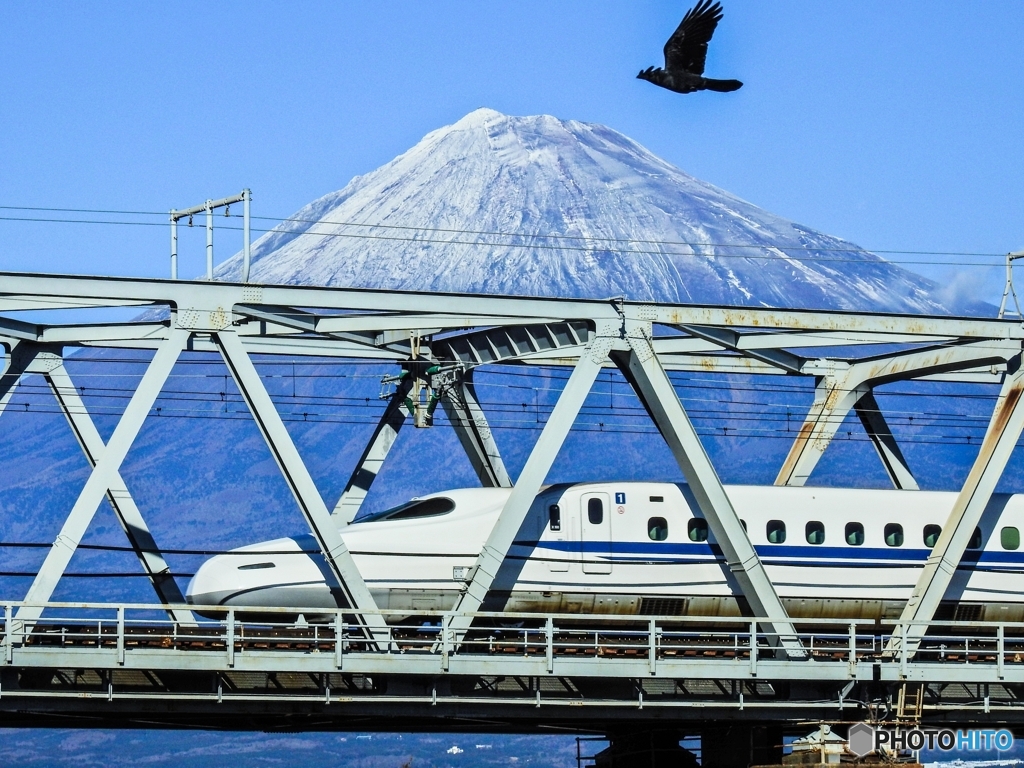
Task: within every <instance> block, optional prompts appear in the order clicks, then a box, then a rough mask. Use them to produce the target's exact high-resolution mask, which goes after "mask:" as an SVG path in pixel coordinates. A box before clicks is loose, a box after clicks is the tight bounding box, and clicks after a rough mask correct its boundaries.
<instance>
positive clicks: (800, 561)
mask: <svg viewBox="0 0 1024 768" xmlns="http://www.w3.org/2000/svg"><path fill="white" fill-rule="evenodd" d="M514 546H520V547H526V548H530V549H540V550H549V551H554V552H564V553H567V554H579V553H580V552H585V553H587V554H594V555H604V556H605V557H612V558H615V556H616V555H618V556H623V555H626V556H633V557H642V556H644V555H648V556H654V557H656V558H660V559H664V558H668V557H671V556H672V555H688V556H691V557H692V556H698V557H699V556H703V557H704V558H706V557H707V556H708V555H715V554H720V553H719V551H718V547H714V546H713V545H709V544H704V543H699V544H696V543H692V544H691V543H676V542H655V541H650V542H648V541H612V542H606V541H584V542H579V541H516V542H515V543H514ZM754 550H755V551H756V552H757V554H758V556H759V557H761V559H762V560H763V561H764V562H765V563H768V564H776V565H785V564H792V565H809V564H812V563H813V564H825V563H823V562H822V561H836V560H840V561H846V563H845V564H846V565H854V562H855V561H866V560H887V561H893V562H895V561H903V562H904V563H905V564H907V565H920V564H922V563H923V562H924V561H925V560H927V559H928V555H929V554H930V553H931V550H930V549H923V548H922V549H909V548H908V549H902V548H898V547H891V548H890V547H885V548H883V547H825V546H786V545H784V544H768V545H761V546H755V547H754ZM963 562H965V563H981V564H985V565H990V566H1024V552H985V551H981V550H968V551H967V552H965V553H964V557H963Z"/></svg>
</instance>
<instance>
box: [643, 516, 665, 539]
mask: <svg viewBox="0 0 1024 768" xmlns="http://www.w3.org/2000/svg"><path fill="white" fill-rule="evenodd" d="M647 535H648V536H649V537H650V538H651V541H664V540H665V539H667V538H668V520H666V519H665V518H664V517H652V518H651V519H650V520H648V521H647Z"/></svg>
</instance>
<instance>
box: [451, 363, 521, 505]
mask: <svg viewBox="0 0 1024 768" xmlns="http://www.w3.org/2000/svg"><path fill="white" fill-rule="evenodd" d="M441 404H442V405H443V406H444V412H445V414H446V415H447V416H448V421H449V422H451V425H452V427H453V428H454V429H455V434H456V436H458V438H459V442H460V443H461V444H462V449H463V450H464V451H465V452H466V456H467V457H468V458H469V463H470V464H472V465H473V471H474V472H476V476H477V477H478V478H480V484H481V485H483V486H484V487H485V488H511V487H512V480H511V479H509V476H508V472H507V471H506V470H505V463H504V462H503V461H502V460H501V453H500V452H499V451H498V444H497V443H496V442H495V440H494V434H493V433H492V432H491V426H490V424H488V423H487V417H486V416H485V415H484V411H483V409H482V408H481V407H480V401H479V400H478V399H477V396H476V388H475V387H474V386H473V374H472V372H469V373H466V375H465V376H464V377H463V379H462V380H461V381H459V382H458V383H457V384H456V385H455V386H454V387H453V388H452V389H450V390H448V393H447V395H446V396H445V397H443V398H442V399H441Z"/></svg>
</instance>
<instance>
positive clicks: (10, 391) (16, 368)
mask: <svg viewBox="0 0 1024 768" xmlns="http://www.w3.org/2000/svg"><path fill="white" fill-rule="evenodd" d="M38 352H39V348H38V347H37V346H36V345H35V344H29V343H27V342H23V341H21V342H13V343H12V344H11V351H10V353H9V354H8V355H7V357H6V360H5V361H4V362H5V367H4V372H3V374H0V414H2V413H3V412H4V411H5V410H7V404H8V403H10V402H11V397H13V396H14V390H15V389H16V388H17V386H18V382H19V381H21V376H22V374H23V373H25V370H26V369H27V368H28V367H29V365H31V364H32V361H33V360H35V357H36V355H37V354H38Z"/></svg>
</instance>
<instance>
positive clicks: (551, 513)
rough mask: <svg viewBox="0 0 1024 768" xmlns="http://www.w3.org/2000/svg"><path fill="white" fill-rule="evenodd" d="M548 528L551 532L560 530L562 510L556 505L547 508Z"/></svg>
mask: <svg viewBox="0 0 1024 768" xmlns="http://www.w3.org/2000/svg"><path fill="white" fill-rule="evenodd" d="M548 527H549V528H551V530H552V531H560V530H562V508H561V507H559V506H558V505H557V504H552V505H551V506H550V507H548Z"/></svg>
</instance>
